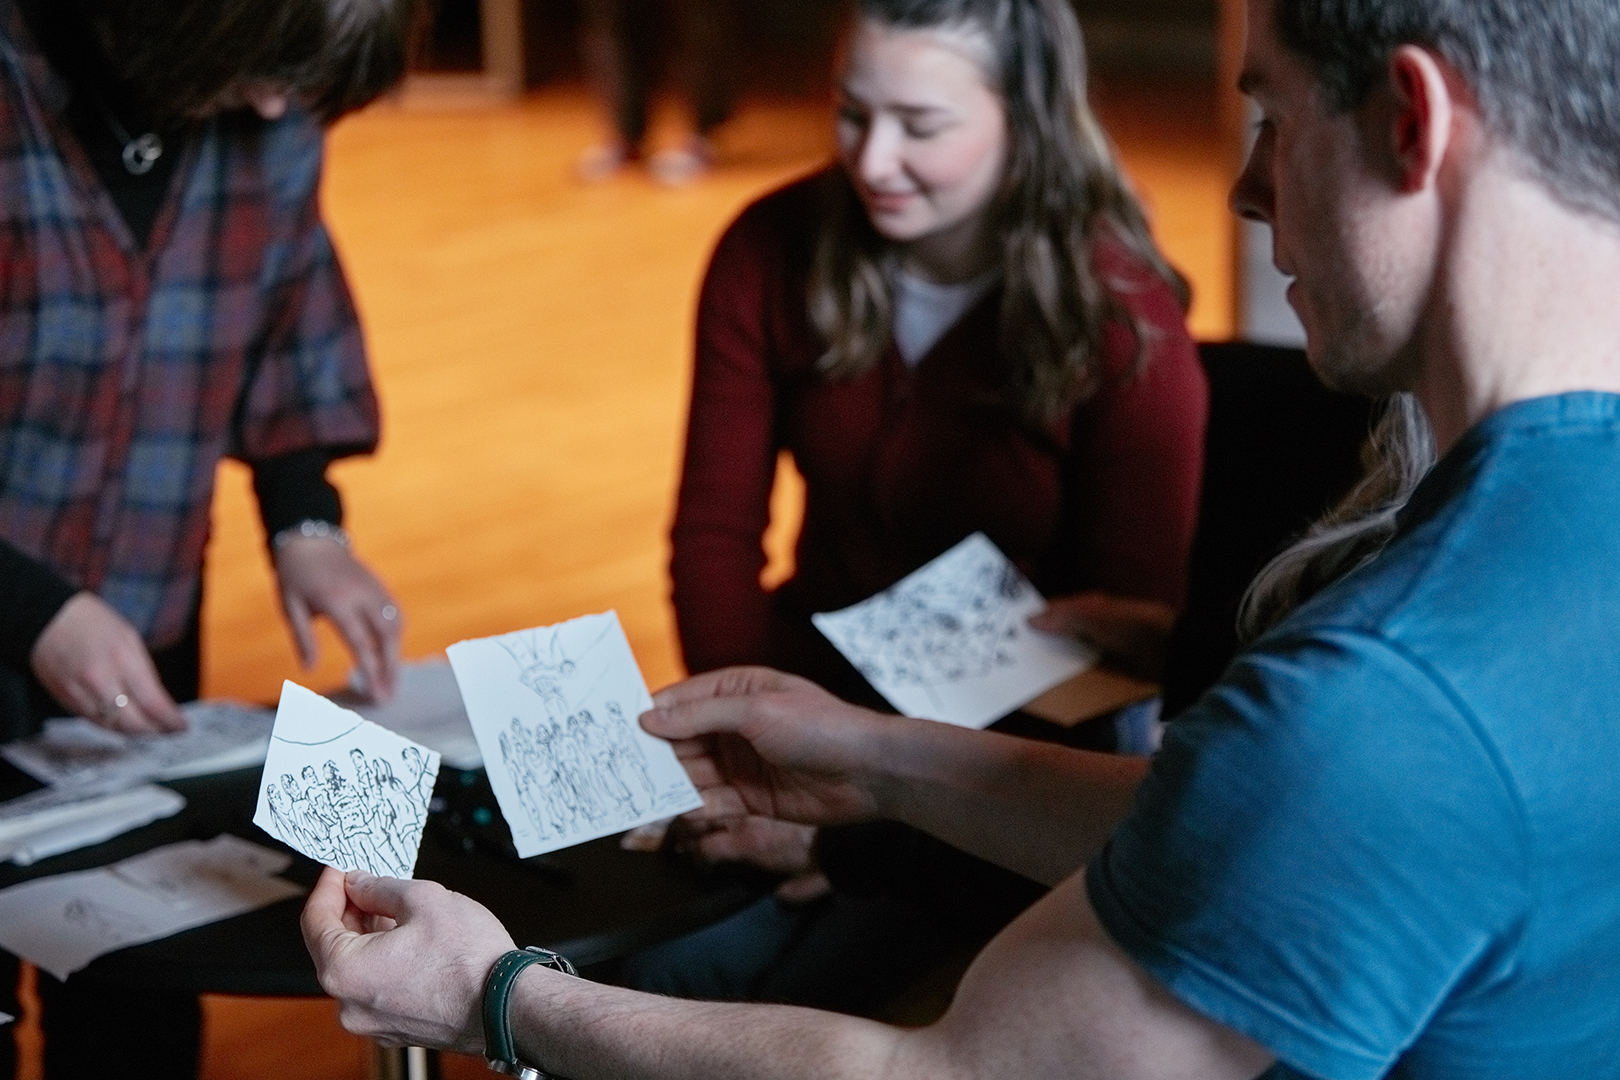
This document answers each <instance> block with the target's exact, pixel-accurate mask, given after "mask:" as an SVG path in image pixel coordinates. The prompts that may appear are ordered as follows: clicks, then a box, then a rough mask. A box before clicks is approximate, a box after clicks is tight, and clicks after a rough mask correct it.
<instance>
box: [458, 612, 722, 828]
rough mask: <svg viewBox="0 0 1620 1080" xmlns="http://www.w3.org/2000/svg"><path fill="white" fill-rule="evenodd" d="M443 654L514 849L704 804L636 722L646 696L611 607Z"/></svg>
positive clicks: (669, 754) (665, 749)
mask: <svg viewBox="0 0 1620 1080" xmlns="http://www.w3.org/2000/svg"><path fill="white" fill-rule="evenodd" d="M446 651H447V652H448V653H449V655H450V666H451V667H452V668H454V669H455V673H456V682H457V683H459V684H460V686H461V697H462V700H463V701H464V702H465V703H466V705H467V716H468V718H469V719H471V720H472V726H473V732H474V734H476V735H477V736H478V745H479V747H480V748H481V749H482V750H483V753H484V766H485V768H487V769H488V770H489V782H490V786H491V787H492V788H494V790H495V798H496V800H497V801H499V802H500V804H501V813H502V814H503V815H505V817H506V823H507V825H508V826H510V827H511V830H512V842H513V843H514V844H515V845H516V846H517V852H518V854H519V855H520V856H523V857H524V858H527V857H528V856H530V855H540V854H544V853H545V852H547V851H556V850H557V849H559V848H565V847H570V846H572V845H574V844H580V843H584V842H585V841H586V840H594V839H596V838H597V837H599V836H608V835H610V834H612V833H616V832H623V831H624V830H626V829H630V828H634V827H635V826H637V825H643V824H645V823H647V822H649V821H656V820H658V819H660V818H667V817H671V816H673V815H675V814H680V813H684V812H685V811H687V810H696V809H697V808H698V807H699V806H702V805H703V799H702V798H701V797H700V796H699V795H698V793H697V789H696V788H694V787H693V786H692V782H691V781H690V780H688V779H687V776H686V770H685V769H684V768H682V767H681V763H680V762H679V761H677V760H676V759H675V752H674V751H673V750H672V749H670V746H669V744H668V743H666V742H664V741H663V740H662V739H656V738H654V737H653V736H651V735H648V734H647V733H646V732H645V731H643V730H641V725H640V724H639V723H637V718H638V717H639V716H640V715H641V714H642V713H643V712H645V711H646V710H648V709H650V708H652V695H651V694H649V693H648V692H647V684H646V683H644V682H643V681H642V679H641V669H640V668H638V667H637V666H636V658H635V656H634V655H632V654H631V652H630V643H629V642H628V641H627V640H625V636H624V630H623V629H622V628H621V627H620V626H619V616H618V615H617V614H616V613H614V612H611V611H609V612H607V613H605V614H602V615H586V616H584V617H583V618H579V619H573V620H571V621H569V622H565V623H558V624H557V625H556V626H542V627H537V628H535V629H532V630H519V631H518V632H517V633H514V634H503V635H501V636H499V637H492V638H480V639H477V640H474V641H461V642H457V643H456V644H454V645H452V646H450V648H449V649H448V650H446Z"/></svg>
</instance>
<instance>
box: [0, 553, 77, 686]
mask: <svg viewBox="0 0 1620 1080" xmlns="http://www.w3.org/2000/svg"><path fill="white" fill-rule="evenodd" d="M78 591H79V589H78V587H77V586H76V585H74V584H73V583H72V582H70V581H68V580H67V579H66V578H64V577H62V575H60V574H58V573H57V572H56V571H55V570H52V569H51V568H50V567H49V566H46V565H45V564H44V563H42V562H40V561H39V560H37V559H34V558H31V557H29V556H28V555H26V554H24V553H23V552H22V551H20V550H18V549H17V548H16V547H15V546H14V545H12V544H10V543H8V542H6V541H5V540H0V604H3V606H4V607H5V610H6V614H5V617H4V618H3V619H0V663H4V664H7V665H10V666H11V667H15V668H17V669H18V670H20V671H27V670H28V662H29V656H30V654H31V653H33V651H34V643H35V642H37V641H38V640H39V635H40V634H42V633H44V632H45V627H46V625H47V624H49V623H50V621H51V620H52V619H54V618H55V617H56V613H57V612H58V611H61V610H62V605H63V604H66V603H67V602H68V600H69V599H71V598H72V597H73V595H74V594H75V593H77V592H78Z"/></svg>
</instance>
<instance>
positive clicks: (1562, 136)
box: [1273, 0, 1620, 221]
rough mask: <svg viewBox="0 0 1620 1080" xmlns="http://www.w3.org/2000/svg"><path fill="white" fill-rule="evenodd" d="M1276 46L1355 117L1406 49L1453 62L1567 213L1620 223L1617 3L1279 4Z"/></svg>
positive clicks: (1394, 0) (1372, 0)
mask: <svg viewBox="0 0 1620 1080" xmlns="http://www.w3.org/2000/svg"><path fill="white" fill-rule="evenodd" d="M1273 10H1274V11H1275V14H1276V29H1277V35H1278V37H1279V38H1280V39H1281V40H1282V42H1283V43H1284V44H1285V45H1287V46H1288V47H1289V48H1290V49H1291V50H1293V51H1294V52H1295V53H1297V54H1299V55H1300V56H1301V57H1303V58H1304V59H1305V60H1306V61H1307V62H1308V63H1309V64H1310V65H1311V66H1312V68H1313V69H1314V70H1315V72H1316V75H1317V78H1318V79H1319V80H1320V82H1321V84H1322V88H1323V91H1324V93H1325V94H1326V95H1327V99H1328V102H1329V103H1330V104H1331V105H1332V106H1333V107H1335V108H1337V109H1340V110H1347V109H1353V108H1355V107H1356V106H1357V105H1360V104H1361V103H1362V102H1363V101H1365V100H1366V98H1367V95H1368V94H1369V93H1370V92H1371V90H1372V89H1373V87H1374V86H1375V85H1377V84H1378V82H1379V81H1380V80H1382V79H1383V78H1385V76H1386V74H1387V71H1388V66H1387V65H1388V63H1389V57H1390V54H1391V53H1392V52H1393V51H1394V50H1395V48H1396V47H1397V46H1400V45H1406V44H1411V45H1421V46H1424V47H1426V48H1430V49H1433V50H1434V51H1435V52H1437V53H1438V54H1440V55H1441V56H1442V57H1444V58H1445V60H1446V61H1447V63H1449V64H1451V65H1452V66H1453V67H1455V68H1456V69H1457V71H1458V72H1459V73H1460V74H1461V75H1462V76H1463V78H1464V79H1465V80H1467V82H1468V84H1469V86H1470V88H1471V89H1472V90H1473V92H1474V94H1475V95H1476V96H1477V98H1478V101H1479V104H1480V108H1481V110H1482V112H1483V113H1484V116H1485V122H1486V124H1487V125H1488V126H1489V127H1490V129H1491V130H1492V131H1493V132H1495V133H1496V134H1497V135H1498V136H1499V137H1500V138H1502V139H1504V140H1505V141H1507V142H1508V143H1509V144H1510V145H1512V146H1514V147H1516V148H1517V149H1518V150H1519V151H1520V152H1521V153H1522V154H1523V155H1524V157H1525V159H1526V160H1527V161H1528V162H1529V164H1530V165H1531V167H1532V168H1533V169H1534V170H1535V172H1536V174H1537V175H1538V177H1539V178H1540V179H1541V180H1542V181H1543V182H1544V183H1545V184H1546V185H1547V186H1548V187H1549V188H1550V189H1551V190H1552V191H1554V192H1555V193H1557V195H1558V196H1559V197H1560V198H1562V199H1563V200H1564V201H1566V202H1568V203H1570V204H1571V205H1573V206H1575V207H1577V208H1579V209H1582V210H1586V211H1591V212H1595V213H1597V214H1600V215H1602V216H1604V217H1607V218H1610V219H1612V220H1616V221H1620V2H1617V0H1275V8H1274V9H1273Z"/></svg>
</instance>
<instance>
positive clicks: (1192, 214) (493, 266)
mask: <svg viewBox="0 0 1620 1080" xmlns="http://www.w3.org/2000/svg"><path fill="white" fill-rule="evenodd" d="M1096 96H1097V99H1098V102H1099V107H1100V109H1101V111H1102V113H1103V116H1104V120H1105V122H1106V123H1107V125H1108V127H1109V129H1110V131H1111V133H1112V134H1113V136H1114V138H1115V140H1116V142H1117V143H1118V144H1119V146H1120V148H1121V152H1122V156H1123V157H1124V159H1125V161H1126V163H1127V167H1128V169H1129V172H1130V173H1131V175H1132V177H1133V178H1134V180H1135V182H1136V183H1137V186H1138V188H1139V190H1140V192H1141V194H1142V197H1143V199H1144V201H1145V202H1146V203H1147V205H1148V207H1149V209H1150V212H1151V214H1152V216H1153V220H1154V222H1155V227H1156V232H1157V235H1158V237H1159V240H1160V243H1161V245H1162V246H1163V247H1164V249H1165V250H1166V251H1167V252H1168V254H1169V256H1170V258H1171V260H1172V261H1173V262H1174V263H1176V264H1177V265H1178V266H1179V267H1180V268H1181V269H1182V270H1183V272H1185V273H1186V274H1187V275H1188V276H1189V277H1190V278H1191V279H1192V281H1193V284H1194V288H1195V296H1196V299H1195V304H1194V307H1193V310H1192V314H1191V324H1192V327H1193V330H1194V332H1195V333H1196V334H1198V335H1200V336H1206V337H1218V336H1224V335H1226V334H1227V333H1228V332H1229V330H1230V314H1229V313H1230V309H1231V282H1230V275H1229V264H1230V254H1229V252H1230V244H1231V230H1230V224H1229V219H1228V215H1227V214H1226V212H1225V209H1224V194H1225V186H1226V183H1227V182H1228V177H1227V175H1226V174H1227V166H1226V164H1225V162H1224V161H1223V159H1222V155H1221V151H1220V147H1221V141H1220V138H1219V135H1218V132H1217V130H1216V106H1215V102H1214V91H1213V88H1211V87H1209V86H1204V85H1198V84H1192V85H1187V86H1142V85H1112V84H1110V85H1105V86H1103V87H1101V88H1099V90H1098V92H1097V95H1096ZM667 119H668V118H666V120H667ZM667 127H668V124H667V123H666V129H667ZM828 130H829V117H828V114H827V110H826V108H825V107H824V106H822V105H821V104H819V103H816V102H756V103H753V104H750V105H749V106H747V107H746V108H744V109H743V111H742V112H741V114H740V115H739V116H738V117H737V118H736V119H735V120H734V121H733V122H732V124H731V125H729V126H728V127H727V128H726V129H725V130H724V132H723V137H722V140H721V149H722V159H721V162H720V166H719V168H717V169H716V170H715V172H714V173H713V174H712V175H711V176H710V177H708V178H706V179H705V180H703V181H702V182H701V183H699V184H696V185H694V186H692V187H689V188H685V189H681V190H674V191H672V190H667V189H663V188H659V187H656V186H655V185H653V184H652V183H650V182H649V181H648V180H646V179H645V178H644V177H642V176H640V175H637V174H630V175H626V176H624V177H621V178H615V179H613V180H611V181H608V182H606V183H603V184H599V185H595V186H588V185H584V184H582V183H580V182H578V181H576V180H575V179H574V176H573V172H572V164H573V161H574V159H575V157H576V156H577V155H578V153H579V152H580V151H581V150H582V149H583V148H584V147H585V146H587V145H588V144H590V143H591V142H592V141H593V140H594V138H595V137H596V133H597V127H596V120H595V118H594V115H593V113H592V110H591V107H590V104H589V102H588V101H587V100H586V99H585V98H584V97H583V96H582V95H580V94H579V93H577V92H574V91H567V90H562V91H547V92H544V93H540V94H536V95H533V96H531V97H529V98H528V99H526V100H524V101H523V102H521V103H519V104H515V105H508V106H485V107H477V108H459V109H439V110H430V109H423V108H420V107H415V108H401V107H397V106H389V105H384V106H379V107H376V108H373V109H371V110H369V111H367V112H365V113H363V114H361V115H359V116H356V117H352V118H350V119H348V120H345V121H344V122H343V123H342V124H341V125H339V127H338V128H337V130H336V131H335V132H334V133H333V136H332V140H331V158H330V163H329V170H328V178H327V185H326V206H327V212H328V216H329V219H330V221H331V224H332V229H333V233H334V235H335V237H336V240H337V244H338V247H339V249H340V251H341V253H342V256H343V258H344V260H345V262H346V263H347V266H348V269H349V272H350V276H351V278H352V281H353V284H354V288H355V292H356V295H357V299H358V301H359V305H360V309H361V313H362V316H363V318H364V321H365V324H366V330H367V333H368V336H369V341H370V346H371V351H372V358H373V364H374V368H375V372H376V377H377V381H378V383H379V385H380V388H381V393H382V401H383V410H384V419H385V434H384V439H383V444H382V447H381V450H380V451H379V453H378V454H377V455H376V457H374V458H371V459H367V460H359V461H354V462H347V463H343V464H341V465H339V466H338V467H337V468H336V469H335V473H336V478H337V481H338V483H339V484H340V486H341V487H342V488H343V491H344V495H345V500H346V503H347V506H348V510H349V525H350V528H351V531H352V532H353V534H354V536H355V538H356V544H357V547H358V549H359V551H360V552H361V554H362V556H363V557H364V558H365V559H366V560H367V561H368V562H370V564H371V565H372V566H373V567H374V568H375V569H376V570H377V571H378V572H380V573H381V574H382V575H383V576H384V577H385V578H386V580H387V581H388V582H389V584H390V586H391V587H392V588H393V589H394V591H395V592H396V594H397V596H398V598H399V600H400V603H401V606H402V608H403V609H404V611H405V615H406V620H407V621H406V633H405V648H406V653H407V655H408V656H425V655H428V654H430V653H433V652H436V651H438V650H441V649H443V648H444V647H445V646H446V645H448V644H450V643H452V642H454V641H457V640H460V639H462V638H465V637H473V636H481V635H487V634H493V633H499V632H504V631H508V630H513V629H517V628H520V627H525V626H533V625H538V624H542V623H549V622H555V621H558V620H560V619H564V618H569V617H572V616H575V615H580V614H584V613H586V612H594V611H602V610H606V609H608V608H615V609H617V610H618V612H619V615H620V618H621V619H622V621H623V623H624V626H625V630H626V632H627V634H628V636H629V638H630V641H631V644H632V646H633V647H634V649H635V651H636V654H637V657H638V658H639V660H640V662H641V665H642V668H643V671H644V672H645V674H646V677H647V680H648V682H649V683H650V684H652V685H654V686H658V685H661V684H663V683H666V682H668V681H671V680H672V679H675V678H677V677H679V675H680V674H681V669H680V664H679V656H678V652H677V650H676V648H675V644H674V637H673V630H672V622H671V617H670V612H669V607H668V603H667V586H666V583H665V576H664V563H665V559H666V551H665V538H664V533H665V529H666V526H667V523H668V520H669V516H670V504H671V492H672V485H673V482H674V479H675V475H676V470H677V468H678V464H679V447H680V439H681V435H682V425H683V411H684V407H685V397H686V386H687V369H688V363H689V357H688V336H689V334H690V328H691V311H692V301H693V298H694V296H695V293H696V289H697V285H698V280H699V277H700V274H701V272H702V268H703V265H704V262H705V259H706V257H707V254H708V249H709V247H710V245H711V244H712V243H713V241H714V239H715V237H716V236H717V235H718V233H719V231H720V229H721V228H723V226H724V225H725V223H726V222H727V221H728V220H729V219H730V218H731V217H732V216H733V215H734V214H735V213H736V212H737V210H738V209H740V208H741V207H742V206H743V205H744V204H745V203H746V202H748V201H749V200H750V199H752V198H754V197H755V196H756V195H758V194H760V193H761V192H763V191H765V190H768V189H769V188H770V187H772V186H773V185H776V184H778V183H780V182H782V181H784V180H786V179H788V178H790V177H792V176H794V175H796V174H798V173H800V172H803V171H806V170H808V169H810V168H812V167H814V166H815V165H816V164H817V163H818V162H820V161H822V160H824V159H825V158H826V156H827V154H828V149H829V139H828ZM782 503H783V505H782V516H783V517H784V518H787V519H791V517H792V515H793V513H794V508H793V506H792V499H791V497H788V498H786V499H784V500H782ZM204 642H205V658H204V690H205V692H206V693H207V694H210V695H223V696H233V697H239V698H244V699H249V700H255V701H270V700H273V699H274V698H275V696H276V694H277V693H278V691H279V687H280V684H281V681H282V680H283V679H284V678H296V679H299V680H301V681H304V682H306V683H308V684H309V685H313V686H315V687H317V688H320V687H327V686H332V685H335V684H337V683H339V682H340V681H341V680H342V678H343V675H344V670H345V665H344V662H343V657H342V655H341V650H340V648H339V647H338V646H337V644H336V641H335V639H334V638H332V637H330V636H326V637H324V638H323V642H324V656H323V659H322V662H321V665H320V667H319V668H318V670H316V671H315V672H313V673H301V672H300V671H299V670H298V667H297V663H296V661H295V659H294V657H293V653H292V650H291V647H290V645H289V643H288V639H287V636H286V633H285V631H284V629H283V626H282V623H281V620H280V617H279V614H278V611H277V608H276V604H275V601H274V599H273V596H272V592H271V583H270V577H269V575H268V573H267V569H266V564H265V560H264V558H263V538H262V536H261V535H260V530H259V526H258V524H257V521H256V517H255V515H254V512H253V509H252V503H251V496H250V495H249V494H248V486H247V476H246V473H245V470H243V469H242V468H240V467H239V466H235V465H233V464H226V465H225V466H223V467H222V468H221V470H220V494H219V498H218V502H217V506H216V510H215V514H214V538H213V542H212V546H211V548H210V554H209V569H208V578H207V598H206V604H205V608H204ZM207 1017H208V1021H207V1022H208V1034H207V1042H206V1048H205V1075H206V1076H207V1077H208V1078H209V1080H238V1078H241V1080H247V1078H250V1077H252V1078H259V1077H268V1076H287V1077H298V1078H301V1080H327V1078H330V1080H339V1078H354V1077H361V1076H364V1075H366V1062H367V1056H366V1051H365V1047H364V1046H363V1045H362V1044H361V1042H360V1041H359V1040H357V1039H354V1038H352V1037H350V1036H347V1035H345V1034H344V1033H343V1032H342V1031H341V1030H340V1029H338V1027H337V1025H336V1023H335V1019H334V1010H333V1008H332V1005H331V1003H329V1002H325V1001H284V1000H266V999H233V998H210V999H208V1001H207ZM446 1072H447V1075H450V1076H466V1077H472V1076H481V1075H485V1072H484V1069H483V1066H482V1063H480V1062H474V1061H471V1060H461V1061H456V1062H449V1063H447V1070H446ZM25 1075H27V1073H26V1072H25Z"/></svg>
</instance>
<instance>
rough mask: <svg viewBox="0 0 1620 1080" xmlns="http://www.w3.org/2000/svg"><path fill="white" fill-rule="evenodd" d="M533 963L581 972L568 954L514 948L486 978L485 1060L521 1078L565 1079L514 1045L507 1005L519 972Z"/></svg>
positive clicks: (519, 1079)
mask: <svg viewBox="0 0 1620 1080" xmlns="http://www.w3.org/2000/svg"><path fill="white" fill-rule="evenodd" d="M530 964H539V965H541V966H542V967H548V968H552V969H553V970H555V971H560V972H562V973H563V974H565V975H578V974H579V972H577V971H575V970H574V965H573V964H570V963H569V962H568V958H567V957H566V956H562V955H560V954H558V953H554V952H552V951H551V950H550V949H542V948H540V947H539V946H538V945H530V946H529V947H528V948H526V949H513V950H512V951H511V952H509V953H506V954H505V955H504V956H502V957H501V958H500V959H499V960H497V961H495V966H494V967H492V968H490V970H489V978H487V979H485V980H484V1061H485V1062H486V1063H487V1064H488V1065H489V1067H490V1068H491V1069H493V1070H494V1071H495V1072H498V1073H502V1074H504V1075H506V1076H515V1077H517V1078H518V1080H563V1078H562V1077H560V1076H556V1075H553V1074H552V1073H548V1072H544V1071H542V1070H540V1069H537V1068H535V1067H534V1066H532V1065H525V1064H523V1062H521V1061H519V1060H518V1056H517V1048H516V1047H515V1046H513V1045H512V1021H511V1017H510V1016H508V1015H507V1007H508V1006H509V1005H510V1004H511V1000H512V984H513V983H515V982H517V977H518V975H519V973H521V972H522V971H523V969H524V968H526V967H528V966H529V965H530Z"/></svg>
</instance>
